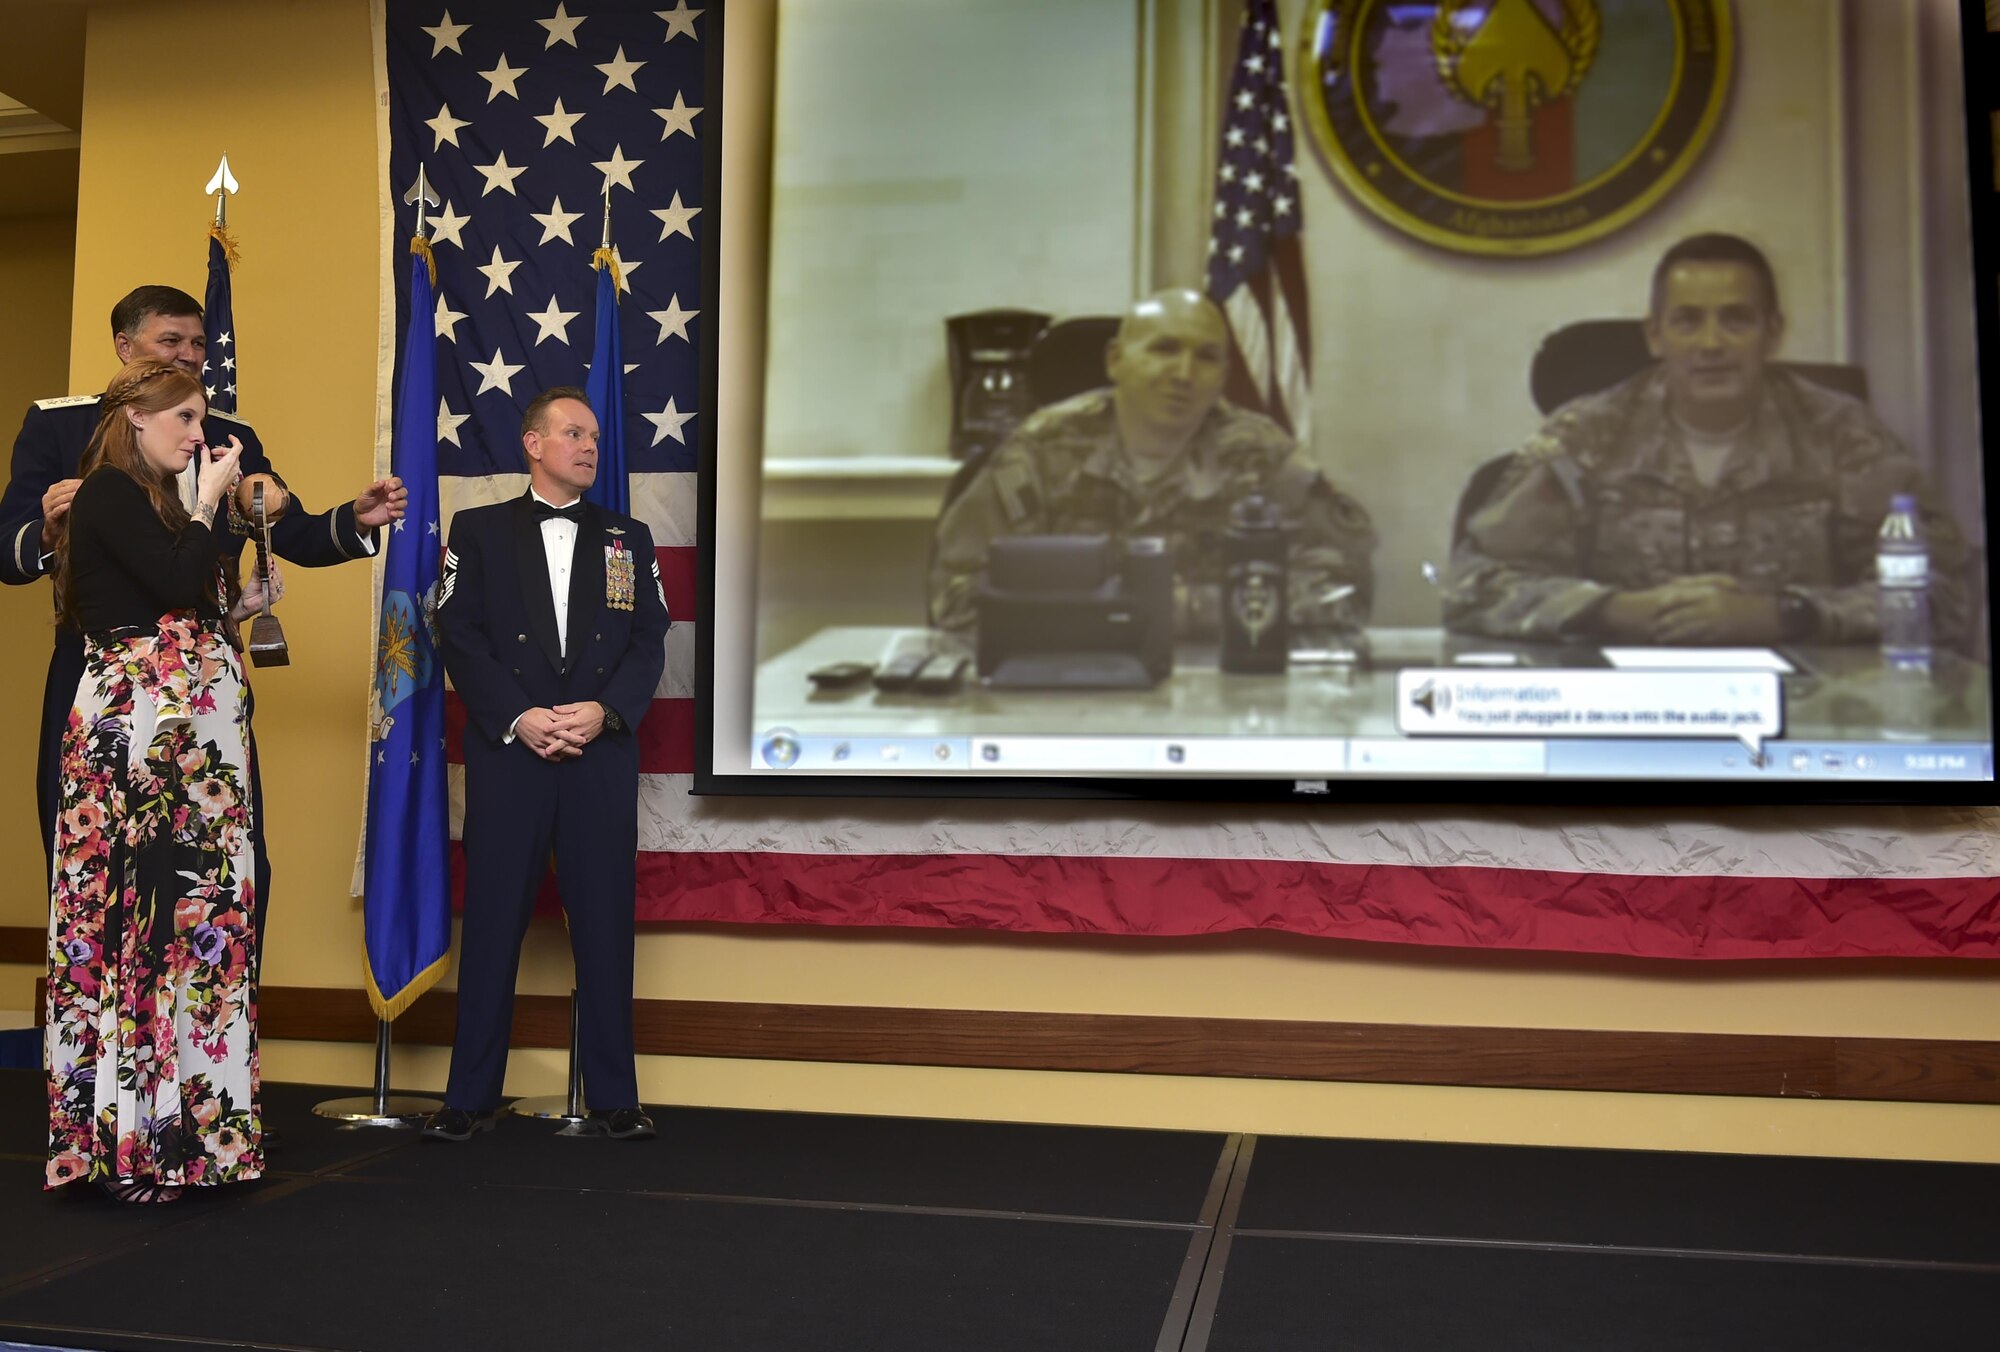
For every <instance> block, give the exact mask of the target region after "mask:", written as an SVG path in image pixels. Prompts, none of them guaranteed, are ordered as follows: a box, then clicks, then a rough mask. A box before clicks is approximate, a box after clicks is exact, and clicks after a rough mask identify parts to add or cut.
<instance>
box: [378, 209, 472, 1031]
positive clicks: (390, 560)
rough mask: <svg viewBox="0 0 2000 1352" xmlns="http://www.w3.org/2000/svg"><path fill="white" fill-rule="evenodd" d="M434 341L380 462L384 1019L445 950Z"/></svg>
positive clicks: (426, 979) (419, 276) (424, 253)
mask: <svg viewBox="0 0 2000 1352" xmlns="http://www.w3.org/2000/svg"><path fill="white" fill-rule="evenodd" d="M410 250H411V252H412V253H413V254H415V255H416V256H415V257H414V258H413V259H412V260H411V263H410V300H411V303H412V305H414V306H415V307H416V308H415V309H414V310H413V311H412V313H414V314H420V315H428V314H429V313H430V312H431V305H432V285H433V282H434V281H435V264H434V263H433V262H432V260H431V252H430V243H429V241H428V240H426V239H424V238H423V236H422V235H418V236H417V237H416V238H415V239H413V240H412V241H411V242H410ZM436 345H437V339H436V336H435V334H434V333H433V332H432V326H431V325H430V324H426V323H415V324H411V325H410V326H409V330H408V332H407V333H406V334H405V336H404V340H403V352H402V358H401V364H400V370H399V372H398V374H399V375H400V377H401V388H400V390H399V391H398V393H397V397H396V418H395V423H394V425H393V428H392V431H391V440H390V467H391V470H392V472H393V473H395V474H396V475H397V476H399V477H400V478H401V479H402V481H403V485H404V487H405V488H407V489H408V490H409V494H410V501H409V510H408V512H407V514H406V515H405V516H404V517H403V519H402V520H401V521H398V522H397V523H396V525H395V529H394V530H392V531H391V532H390V534H389V545H388V548H387V549H386V550H385V551H384V555H385V558H384V561H383V565H382V615H381V627H380V629H379V630H378V632H377V634H376V639H375V683H374V687H373V689H372V690H371V691H370V694H369V705H370V709H369V714H370V722H371V725H372V726H371V734H372V737H371V741H370V749H371V751H372V752H373V755H372V756H371V758H370V763H369V767H368V837H367V863H366V871H365V874H364V876H365V878H366V880H367V882H366V891H365V892H364V893H363V900H362V921H363V943H364V945H365V947H366V950H367V962H368V999H369V1001H370V1003H372V1004H373V1005H374V1006H375V1012H376V1014H377V1015H378V1016H380V1017H381V1018H384V1019H393V1018H395V1017H396V1016H397V1015H398V1014H400V1013H402V1012H403V1011H404V1010H405V1009H407V1008H409V1006H410V1004H411V1003H412V1002H413V1001H414V1000H415V999H416V998H417V997H418V996H419V995H422V994H423V993H424V992H425V991H426V990H429V989H430V988H431V986H432V985H433V984H434V983H435V982H436V981H437V979H438V978H439V977H440V976H443V975H444V971H445V965H446V962H447V961H448V959H449V956H450V952H451V856H450V848H451V812H450V802H449V794H448V790H447V788H446V778H445V720H444V661H443V659H442V658H441V657H439V655H438V651H437V631H436V627H435V620H434V617H435V612H436V609H437V603H438V600H439V597H438V574H439V562H440V560H439V554H440V551H441V548H442V537H441V536H440V534H439V529H440V526H441V521H440V513H439V511H438V475H437V442H438V433H437V427H438V417H437V402H438V395H437V351H436Z"/></svg>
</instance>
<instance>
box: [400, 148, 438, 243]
mask: <svg viewBox="0 0 2000 1352" xmlns="http://www.w3.org/2000/svg"><path fill="white" fill-rule="evenodd" d="M412 202H414V203H415V204H416V207H417V235H418V236H419V237H420V238H422V239H429V238H430V236H429V235H427V234H425V233H424V227H425V226H427V225H428V224H429V223H430V222H429V221H428V220H427V219H426V218H425V216H424V208H426V207H435V206H436V205H437V204H438V195H437V194H436V193H435V192H433V191H431V185H430V180H429V179H428V178H427V177H425V175H424V166H423V164H422V163H421V162H419V163H418V165H417V181H416V182H415V183H412V184H411V185H410V190H409V191H408V192H406V193H404V194H403V203H404V205H406V206H407V205H409V204H410V203H412Z"/></svg>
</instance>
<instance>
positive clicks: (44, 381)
mask: <svg viewBox="0 0 2000 1352" xmlns="http://www.w3.org/2000/svg"><path fill="white" fill-rule="evenodd" d="M75 250H76V217H74V216H30V217H24V218H19V219H14V220H0V296H5V297H7V303H8V311H9V316H10V322H8V323H6V324H0V418H7V419H17V418H19V417H20V416H21V415H22V414H23V413H24V412H25V411H26V409H27V407H28V404H29V403H30V402H31V401H33V400H36V399H46V398H49V397H50V396H52V395H59V394H66V393H68V392H69V328H70V322H69V310H70V282H71V273H72V271H73V269H72V267H71V260H72V259H73V258H74V256H75ZM13 427H14V424H10V425H9V427H8V435H9V443H8V444H9V447H10V449H11V446H12V440H11V438H12V432H13ZM50 624H51V621H50V618H49V594H48V592H47V591H46V590H45V589H44V588H42V587H0V633H6V634H13V635H16V636H17V640H16V641H17V643H18V644H19V650H20V651H21V652H23V653H26V654H31V655H30V656H27V657H24V658H19V659H17V660H15V661H13V662H10V663H7V664H5V666H4V673H5V674H4V677H0V679H4V681H5V683H6V684H5V692H6V699H7V702H6V704H5V706H4V707H7V708H11V709H17V710H20V711H22V712H21V713H20V716H19V719H18V722H17V723H16V724H15V726H17V727H18V728H20V729H21V730H22V733H21V735H18V736H12V737H6V738H0V859H33V858H34V857H35V856H36V855H38V854H39V853H40V845H39V842H38V841H37V839H36V837H37V835H38V834H39V833H38V832H37V831H36V829H35V738H34V737H33V735H32V734H30V733H29V732H28V731H27V730H28V729H30V728H32V727H33V726H34V722H33V719H32V718H30V717H29V716H28V714H27V712H26V711H28V710H31V709H36V708H39V707H40V705H41V698H42V694H41V691H42V670H43V663H44V662H45V661H46V656H47V644H48V636H49V631H50ZM33 872H34V870H32V869H29V870H28V874H27V876H29V877H32V876H33ZM44 909H45V906H44V899H43V898H42V896H41V893H40V891H39V889H36V888H33V887H26V888H20V887H6V888H0V925H40V924H41V923H42V917H43V912H44ZM28 1002H29V988H28V981H27V978H26V977H25V976H23V975H21V974H20V972H19V970H18V969H10V968H7V967H0V1009H11V1010H22V1009H26V1008H27V1007H28Z"/></svg>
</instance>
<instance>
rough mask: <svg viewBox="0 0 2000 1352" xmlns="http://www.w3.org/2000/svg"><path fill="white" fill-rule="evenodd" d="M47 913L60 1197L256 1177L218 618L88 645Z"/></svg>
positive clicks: (55, 1176)
mask: <svg viewBox="0 0 2000 1352" xmlns="http://www.w3.org/2000/svg"><path fill="white" fill-rule="evenodd" d="M85 658H86V668H85V672H84V676H83V679H82V680H81V681H80V682H79V683H78V686H77V692H76V704H75V707H74V708H72V709H71V711H70V716H69V727H68V731H67V733H66V734H65V736H64V738H63V755H62V801H61V804H60V807H59V810H58V812H57V819H56V835H55V860H56V874H55V878H54V881H53V888H52V902H53V904H52V906H51V908H50V917H49V982H48V1007H47V1024H46V1028H47V1033H46V1036H47V1057H48V1062H47V1063H48V1069H49V1161H48V1177H47V1186H48V1187H50V1188H55V1187H59V1186H61V1185H62V1184H64V1183H68V1182H71V1181H73V1180H76V1179H79V1178H91V1179H101V1180H107V1181H110V1180H117V1181H155V1182H159V1183H162V1184H183V1185H199V1184H212V1183H225V1182H231V1181H235V1180H238V1179H247V1178H255V1177H257V1176H258V1175H259V1174H260V1173H261V1172H262V1171H263V1146H262V1126H261V1122H260V1118H259V1110H258V1073H257V1031H256V1030H257V1023H256V1002H257V992H256V985H255V981H254V979H253V973H254V972H255V970H256V963H255V961H254V956H255V945H256V943H257V936H256V934H255V933H254V931H253V927H252V921H251V916H252V914H253V910H254V907H253V905H252V903H253V901H254V899H255V898H254V895H253V892H254V887H255V883H254V881H253V879H254V876H255V875H254V873H253V871H252V867H251V849H252V833H253V832H254V831H255V830H256V829H257V824H256V823H255V822H254V821H252V819H251V810H250V766H249V753H248V740H249V738H248V732H249V715H248V706H247V700H246V698H245V694H246V692H245V687H244V684H243V669H242V667H241V665H240V664H239V663H238V660H237V656H236V651H235V649H234V648H233V647H232V646H231V645H230V643H229V640H228V639H227V637H225V635H224V633H223V631H222V628H221V626H220V624H219V623H217V622H215V621H209V620H203V619H201V618H199V617H197V616H196V615H195V614H194V613H193V612H191V611H176V612H172V613H169V614H167V615H166V616H163V617H162V619H161V621H160V624H159V628H158V630H157V632H154V633H147V632H144V631H138V630H124V631H118V632H116V633H113V634H97V635H92V636H90V637H89V638H88V639H86V642H85Z"/></svg>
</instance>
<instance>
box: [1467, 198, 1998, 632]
mask: <svg viewBox="0 0 2000 1352" xmlns="http://www.w3.org/2000/svg"><path fill="white" fill-rule="evenodd" d="M1783 327H1784V321H1783V317H1782V315H1781V313H1780V312H1779V310H1778V303H1777V285H1776V281H1775V279H1774V278H1773V277H1772V274H1771V270H1770V264H1769V262H1767V261H1766V260H1765V258H1764V256H1763V254H1762V253H1761V252H1759V251H1758V250H1757V249H1756V247H1755V246H1754V245H1751V244H1749V243H1748V242H1746V241H1744V240H1741V239H1737V238H1736V237H1734V236H1729V235H1701V236H1695V237H1693V238H1692V239H1689V240H1684V241H1682V243H1680V244H1678V245H1675V246H1674V248H1672V249H1670V250H1669V251H1668V252H1667V254H1666V255H1665V256H1664V257H1663V258H1662V259H1661V261H1660V264H1659V266H1658V268H1657V269H1656V270H1655V273H1654V279H1653V300H1652V306H1651V312H1650V314H1649V315H1648V317H1647V320H1646V334H1647V340H1648V342H1649V344H1650V345H1651V347H1652V351H1653V355H1654V356H1655V357H1657V358H1658V359H1659V362H1658V364H1657V365H1655V366H1653V367H1651V368H1649V369H1647V370H1646V371H1643V372H1641V373H1640V374H1639V375H1636V376H1634V377H1632V378H1631V379H1629V380H1626V381H1624V382H1623V383H1621V384H1618V385H1615V386H1613V387H1612V388H1610V389H1608V390H1604V391H1601V392H1599V393H1596V394H1590V395H1585V396H1583V397H1582V398H1580V399H1576V400H1573V401H1571V402H1570V403H1568V404H1566V405H1564V406H1563V407H1562V408H1560V409H1558V410H1556V412H1555V413H1554V414H1553V415H1552V416H1551V417H1550V418H1549V420H1548V422H1547V423H1546V424H1544V426H1543V427H1542V430H1541V431H1540V432H1538V433H1536V435H1535V436H1534V437H1532V438H1531V439H1530V440H1529V441H1528V443H1527V444H1526V445H1525V446H1523V447H1521V448H1520V449H1519V450H1518V451H1516V452H1515V453H1514V455H1513V457H1512V460H1511V462H1510V463H1509V464H1508V465H1507V466H1506V468H1505V469H1504V470H1503V471H1502V472H1501V473H1500V476H1499V479H1498V482H1497V483H1496V484H1495V485H1494V487H1493V489H1492V490H1491V492H1490V493H1489V494H1488V495H1487V496H1486V499H1485V501H1484V502H1483V503H1480V504H1472V507H1473V510H1472V511H1471V513H1470V515H1469V516H1468V517H1467V518H1466V521H1465V526H1464V529H1463V531H1462V532H1461V534H1460V538H1459V539H1458V540H1456V541H1455V542H1454V547H1453V551H1452V567H1451V575H1450V577H1449V579H1448V581H1447V584H1446V588H1445V599H1444V610H1445V622H1446V624H1447V625H1449V626H1450V627H1452V628H1454V629H1458V630H1462V631H1466V632H1471V633H1477V634H1483V635H1487V636H1490V637H1494V638H1509V639H1528V640H1555V639H1569V638H1588V639H1601V640H1610V641H1614V642H1626V643H1641V644H1672V643H1697V644H1718V643H1719V644H1727V643H1757V644H1763V643H1777V642H1794V643H1796V642H1818V643H1860V642H1872V641H1874V639H1875V638H1876V637H1877V634H1878V633H1879V630H1880V622H1879V615H1878V609H1877V592H1876V586H1875V537H1876V533H1877V531H1878V530H1879V529H1880V528H1881V524H1882V518H1883V516H1884V515H1886V514H1887V512H1888V509H1889V499H1890V497H1891V495H1893V494H1896V493H1918V494H1919V495H1920V502H1922V503H1923V518H1924V526H1925V529H1926V530H1927V531H1928V533H1929V538H1930V550H1931V585H1930V594H1931V605H1932V615H1933V629H1934V634H1935V636H1936V639H1937V641H1938V642H1939V643H1941V644H1955V643H1960V642H1962V641H1963V639H1964V634H1965V626H1966V616H1965V611H1966V597H1965V591H1964V585H1963V571H1964V566H1965V561H1966V554H1965V548H1964V543H1963V538H1962V536H1961V534H1960V532H1959V530H1958V527H1957V524H1956V523H1955V522H1954V521H1953V520H1952V518H1951V517H1950V516H1948V515H1946V514H1944V513H1942V512H1939V511H1937V510H1936V509H1935V508H1934V506H1933V505H1931V504H1930V503H1929V502H1928V501H1927V500H1925V499H1924V498H1923V497H1922V483H1921V480H1922V474H1921V471H1920V469H1919V468H1918V465H1917V462H1916V460H1915V459H1914V458H1913V457H1912V456H1911V455H1910V453H1909V452H1908V451H1907V450H1906V449H1904V447H1903V445H1902V444H1901V443H1900V442H1899V441H1897V439H1896V437H1895V436H1894V435H1893V434H1892V433H1891V432H1889V430H1888V429H1887V428H1885V427H1883V425H1882V424H1881V422H1880V421H1879V420H1878V419H1877V418H1876V417H1875V415H1874V413H1873V412H1871V411H1870V410H1869V408H1868V407H1867V405H1865V404H1863V403H1861V402H1860V401H1858V400H1855V399H1851V398H1848V397H1847V396H1846V395H1843V394H1838V393H1835V392H1834V391H1832V390H1829V389H1826V388H1824V387H1822V386H1820V385H1817V384H1815V383H1814V382H1812V381H1810V380H1807V379H1805V378H1804V377H1802V376H1798V375H1795V374H1792V373H1790V372H1785V371H1776V370H1771V369H1769V368H1768V367H1767V366H1766V360H1767V359H1768V358H1769V357H1770V355H1771V354H1772V353H1773V352H1774V351H1775V350H1776V348H1777V344H1778V341H1779V339H1780V337H1781V336H1782V334H1783Z"/></svg>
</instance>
